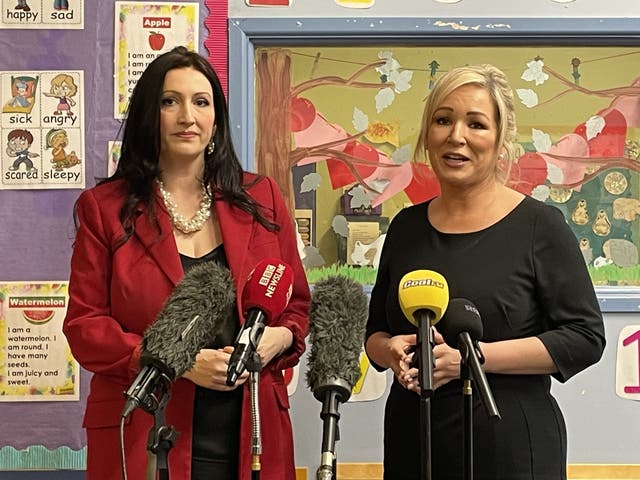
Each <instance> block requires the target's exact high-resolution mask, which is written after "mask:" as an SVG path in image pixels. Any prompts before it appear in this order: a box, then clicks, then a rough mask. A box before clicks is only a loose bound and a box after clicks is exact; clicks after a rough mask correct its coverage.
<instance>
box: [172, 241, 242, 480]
mask: <svg viewBox="0 0 640 480" xmlns="http://www.w3.org/2000/svg"><path fill="white" fill-rule="evenodd" d="M180 261H181V262H182V268H183V270H184V271H185V272H186V271H187V270H188V269H189V268H191V267H193V266H194V265H197V264H199V263H203V262H207V261H214V262H216V263H218V264H219V265H223V266H225V267H228V266H229V265H228V264H227V259H226V256H225V252H224V247H223V245H222V244H221V245H219V246H218V247H216V248H215V249H214V250H212V251H211V252H209V253H208V254H206V255H204V256H203V257H200V258H191V257H188V256H186V255H183V254H180ZM230 320H232V321H228V322H225V324H224V327H223V329H222V332H221V333H220V335H218V336H217V337H216V338H215V339H214V341H213V343H212V344H211V345H209V348H214V349H215V348H222V347H225V346H228V345H233V343H234V341H235V337H236V334H237V332H238V330H239V323H238V319H237V312H236V310H235V309H234V316H233V318H232V319H230ZM241 411H242V387H239V388H236V389H234V390H231V391H229V392H221V391H218V390H211V389H208V388H203V387H200V386H196V395H195V403H194V408H193V446H192V455H193V462H194V464H193V470H194V471H193V475H192V478H199V477H204V475H199V474H198V471H199V470H202V469H206V471H207V472H209V471H210V472H218V471H225V472H226V471H230V472H234V471H235V472H237V464H238V450H239V447H238V445H239V441H240V414H241ZM203 463H204V464H207V463H211V464H217V465H216V466H215V467H211V468H215V469H214V470H212V469H211V468H210V467H208V466H205V467H203V466H202V464H203ZM219 468H221V469H223V470H218V469H219ZM226 478H237V473H236V474H233V473H232V474H231V475H230V476H227V477H226Z"/></svg>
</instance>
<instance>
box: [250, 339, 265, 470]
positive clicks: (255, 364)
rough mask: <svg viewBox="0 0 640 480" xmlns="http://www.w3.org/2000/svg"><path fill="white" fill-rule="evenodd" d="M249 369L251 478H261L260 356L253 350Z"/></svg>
mask: <svg viewBox="0 0 640 480" xmlns="http://www.w3.org/2000/svg"><path fill="white" fill-rule="evenodd" d="M247 370H248V371H249V396H250V397H251V480H260V471H261V468H262V467H261V465H260V455H262V430H261V427H260V405H259V403H258V393H259V383H260V370H261V364H260V356H259V355H258V352H253V354H252V356H251V360H250V361H249V362H247Z"/></svg>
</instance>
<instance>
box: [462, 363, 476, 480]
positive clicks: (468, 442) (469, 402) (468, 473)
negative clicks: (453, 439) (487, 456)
mask: <svg viewBox="0 0 640 480" xmlns="http://www.w3.org/2000/svg"><path fill="white" fill-rule="evenodd" d="M463 358H464V357H463ZM460 379H461V380H462V402H463V407H462V408H463V415H464V417H463V421H464V440H463V445H462V458H463V459H464V463H463V475H462V478H463V479H464V480H473V388H472V386H471V376H470V372H469V367H468V366H467V364H466V362H465V361H464V359H463V360H462V363H461V364H460Z"/></svg>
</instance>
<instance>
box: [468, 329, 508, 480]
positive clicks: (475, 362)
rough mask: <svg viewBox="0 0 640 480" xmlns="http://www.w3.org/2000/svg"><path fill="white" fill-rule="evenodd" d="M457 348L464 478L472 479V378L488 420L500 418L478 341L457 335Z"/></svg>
mask: <svg viewBox="0 0 640 480" xmlns="http://www.w3.org/2000/svg"><path fill="white" fill-rule="evenodd" d="M459 340H460V341H459V342H458V348H459V350H460V357H461V361H462V363H461V365H460V379H461V380H462V395H463V403H464V405H463V408H464V439H463V442H464V443H463V455H464V466H463V469H464V476H463V479H464V480H473V388H472V380H473V381H475V382H476V384H477V385H478V387H479V389H480V398H481V400H482V404H483V405H484V408H485V410H486V412H487V416H488V417H489V419H490V420H500V412H499V411H498V407H497V405H496V402H495V400H494V398H493V394H492V393H491V389H490V388H489V383H488V382H487V377H486V376H485V374H484V371H483V370H482V368H481V366H480V365H482V364H483V363H484V355H483V354H482V351H481V350H480V347H479V346H478V342H477V341H475V340H471V337H470V336H469V333H467V332H462V333H461V334H460V335H459Z"/></svg>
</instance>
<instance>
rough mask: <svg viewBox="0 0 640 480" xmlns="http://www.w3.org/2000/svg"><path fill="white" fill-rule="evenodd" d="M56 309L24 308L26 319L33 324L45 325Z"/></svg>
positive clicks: (23, 314) (23, 312)
mask: <svg viewBox="0 0 640 480" xmlns="http://www.w3.org/2000/svg"><path fill="white" fill-rule="evenodd" d="M54 314H55V311H54V310H23V311H22V316H23V317H24V319H25V320H26V321H27V322H29V323H32V324H33V325H43V324H45V323H47V322H48V321H49V320H51V319H52V318H53V315H54Z"/></svg>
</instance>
